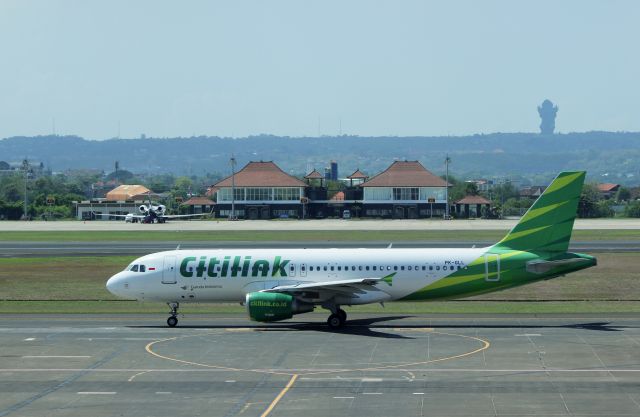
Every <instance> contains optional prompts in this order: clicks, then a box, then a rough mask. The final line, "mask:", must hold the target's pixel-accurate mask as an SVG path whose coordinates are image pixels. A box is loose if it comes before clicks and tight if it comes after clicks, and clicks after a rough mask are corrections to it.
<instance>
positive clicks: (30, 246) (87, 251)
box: [0, 240, 640, 258]
mask: <svg viewBox="0 0 640 417" xmlns="http://www.w3.org/2000/svg"><path fill="white" fill-rule="evenodd" d="M494 243H495V242H489V241H477V242H472V241H462V242H461V241H455V242H451V241H441V242H440V241H395V242H393V241H392V242H387V241H362V242H357V241H348V242H344V241H335V242H334V241H304V242H299V241H271V242H254V241H252V242H249V241H247V242H242V241H233V242H228V241H225V242H212V241H202V242H198V241H189V242H178V241H175V242H171V241H157V242H156V241H148V240H147V241H140V242H132V241H123V242H114V241H108V242H22V241H18V242H10V241H0V257H4V258H12V257H43V256H116V255H140V256H142V255H146V254H149V253H153V252H160V251H164V250H173V249H176V248H177V247H178V245H179V246H180V249H202V248H207V249H218V248H242V249H252V248H300V247H304V248H384V247H388V246H389V244H393V247H396V248H415V247H425V248H471V247H474V246H475V247H484V246H490V245H492V244H494ZM569 250H571V251H574V252H589V253H592V252H640V241H639V240H635V241H633V240H630V241H620V240H612V241H592V242H573V243H571V246H570V248H569Z"/></svg>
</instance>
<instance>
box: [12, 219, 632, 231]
mask: <svg viewBox="0 0 640 417" xmlns="http://www.w3.org/2000/svg"><path fill="white" fill-rule="evenodd" d="M517 222H518V219H517V218H512V219H503V220H488V219H470V220H463V219H458V220H452V221H443V220H442V219H394V220H391V219H384V220H383V219H358V220H355V219H354V220H343V219H321V220H316V219H313V220H293V219H290V220H239V221H231V222H230V221H226V220H222V221H216V220H203V221H200V220H175V221H169V222H167V223H163V224H157V223H156V224H141V223H125V222H124V221H116V220H113V221H109V220H104V221H99V220H98V221H79V220H71V221H69V220H60V221H49V222H46V221H30V222H24V221H1V222H0V232H2V231H14V232H15V231H39V232H41V231H116V230H121V231H140V230H143V231H149V230H163V231H210V232H212V233H215V232H217V231H237V230H274V231H283V230H322V231H326V230H341V231H345V230H424V231H429V230H460V231H468V230H503V231H505V232H507V231H509V230H510V229H511V228H512V227H513V226H515V224H516V223H517ZM605 229H608V230H614V229H627V230H630V229H634V230H640V219H631V218H629V219H576V221H575V224H574V230H605Z"/></svg>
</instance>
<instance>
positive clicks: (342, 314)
mask: <svg viewBox="0 0 640 417" xmlns="http://www.w3.org/2000/svg"><path fill="white" fill-rule="evenodd" d="M337 314H338V315H339V316H340V318H341V319H342V324H344V323H346V322H347V312H346V311H344V310H343V309H341V308H340V309H338V313H337Z"/></svg>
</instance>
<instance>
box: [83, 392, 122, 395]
mask: <svg viewBox="0 0 640 417" xmlns="http://www.w3.org/2000/svg"><path fill="white" fill-rule="evenodd" d="M78 394H79V395H115V394H116V392H115V391H80V392H78Z"/></svg>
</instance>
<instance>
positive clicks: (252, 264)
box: [107, 171, 597, 329]
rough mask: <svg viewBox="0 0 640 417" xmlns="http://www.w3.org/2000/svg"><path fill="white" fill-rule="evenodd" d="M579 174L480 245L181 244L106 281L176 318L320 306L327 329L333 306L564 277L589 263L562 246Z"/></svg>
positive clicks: (281, 315)
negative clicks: (238, 307) (204, 311)
mask: <svg viewBox="0 0 640 417" xmlns="http://www.w3.org/2000/svg"><path fill="white" fill-rule="evenodd" d="M584 178H585V173H584V172H581V171H579V172H562V173H560V174H559V175H558V176H557V177H556V179H555V180H554V181H553V182H552V183H551V184H550V185H549V187H548V188H547V189H546V191H545V192H544V193H543V194H542V195H541V196H540V197H539V198H538V199H537V200H536V202H535V203H534V204H533V206H531V208H530V209H529V211H527V213H526V214H525V215H524V216H523V217H522V218H521V219H520V221H519V222H518V224H517V225H516V226H515V227H514V228H513V229H512V230H511V231H510V232H509V233H508V234H507V235H506V236H505V237H504V238H503V239H502V240H501V241H500V242H498V243H496V244H495V245H492V246H489V247H485V248H468V249H459V248H458V249H454V248H451V249H429V248H412V249H404V248H393V247H391V246H389V247H387V248H383V249H229V250H225V249H220V250H211V249H200V250H196V249H190V250H174V251H167V252H159V253H153V254H150V255H147V256H143V257H141V258H138V259H136V260H135V261H133V262H132V263H131V264H130V265H129V266H127V268H126V269H125V270H124V271H122V272H119V273H118V274H116V275H114V276H113V277H111V278H110V279H109V280H108V281H107V289H108V290H109V291H110V292H112V293H113V294H115V295H117V296H120V297H124V298H135V299H137V300H147V301H161V302H165V303H167V304H168V305H169V306H170V308H171V313H170V317H169V318H168V319H167V324H168V325H169V326H171V327H173V326H175V325H176V324H177V323H178V319H177V312H178V307H179V305H180V303H191V302H212V301H235V302H238V301H239V302H241V303H244V304H245V305H246V308H247V312H248V315H249V317H250V318H251V319H252V320H255V321H263V322H270V321H278V320H285V319H289V318H291V317H292V316H293V315H294V314H300V313H306V312H310V311H313V310H314V308H315V307H316V306H321V307H323V308H325V309H327V310H329V311H331V315H330V316H329V318H328V320H327V323H328V325H329V327H331V328H332V329H337V328H340V327H342V326H343V325H344V324H345V321H346V319H347V314H346V312H345V311H344V310H343V309H342V308H341V306H351V305H358V304H368V303H383V302H385V301H394V300H436V299H450V298H461V297H466V296H471V295H477V294H482V293H487V292H491V291H498V290H503V289H506V288H511V287H515V286H519V285H524V284H529V283H532V282H536V281H539V280H543V279H550V278H555V277H559V276H563V275H565V274H567V273H570V272H573V271H578V270H581V269H585V268H589V267H592V266H595V265H596V264H597V260H596V258H594V257H593V256H590V255H585V254H580V253H571V252H568V248H569V240H570V239H571V232H572V229H573V222H574V219H575V217H576V211H577V206H578V200H579V198H580V193H581V191H582V185H583V182H584Z"/></svg>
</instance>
